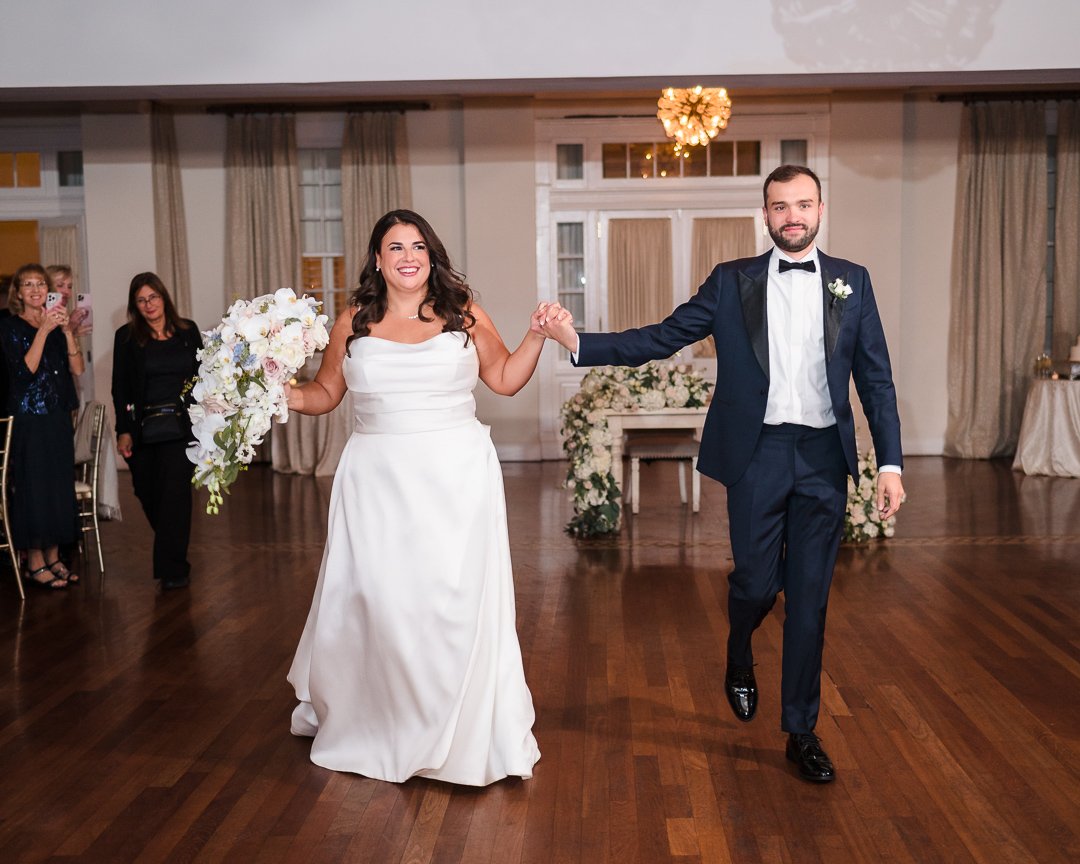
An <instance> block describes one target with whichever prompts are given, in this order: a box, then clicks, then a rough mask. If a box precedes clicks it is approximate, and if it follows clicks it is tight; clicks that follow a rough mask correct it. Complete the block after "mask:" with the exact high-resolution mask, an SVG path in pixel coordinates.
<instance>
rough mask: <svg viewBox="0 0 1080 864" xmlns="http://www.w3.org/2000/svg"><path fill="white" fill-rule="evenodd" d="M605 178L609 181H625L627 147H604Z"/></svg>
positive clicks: (613, 145)
mask: <svg viewBox="0 0 1080 864" xmlns="http://www.w3.org/2000/svg"><path fill="white" fill-rule="evenodd" d="M602 158H603V162H604V178H605V179H608V180H618V179H625V177H626V145H625V144H605V145H604V147H603V157H602Z"/></svg>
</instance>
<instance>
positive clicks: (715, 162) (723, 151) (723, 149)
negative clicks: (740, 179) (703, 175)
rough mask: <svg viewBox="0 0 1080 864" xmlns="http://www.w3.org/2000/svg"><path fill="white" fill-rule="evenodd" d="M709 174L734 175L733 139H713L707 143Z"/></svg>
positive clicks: (712, 175)
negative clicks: (710, 142)
mask: <svg viewBox="0 0 1080 864" xmlns="http://www.w3.org/2000/svg"><path fill="white" fill-rule="evenodd" d="M709 176H710V177H734V176H735V143H734V142H733V141H713V143H712V144H710V145H709Z"/></svg>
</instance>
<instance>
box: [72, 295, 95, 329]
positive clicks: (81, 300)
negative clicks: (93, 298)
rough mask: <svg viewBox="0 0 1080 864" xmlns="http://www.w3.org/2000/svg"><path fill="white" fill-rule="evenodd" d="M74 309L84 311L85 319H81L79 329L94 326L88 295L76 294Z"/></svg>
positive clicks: (92, 311)
mask: <svg viewBox="0 0 1080 864" xmlns="http://www.w3.org/2000/svg"><path fill="white" fill-rule="evenodd" d="M75 308H76V309H85V310H86V317H85V318H83V320H82V323H81V324H80V325H79V326H80V327H92V326H93V325H94V310H93V307H91V305H90V295H89V294H76V295H75Z"/></svg>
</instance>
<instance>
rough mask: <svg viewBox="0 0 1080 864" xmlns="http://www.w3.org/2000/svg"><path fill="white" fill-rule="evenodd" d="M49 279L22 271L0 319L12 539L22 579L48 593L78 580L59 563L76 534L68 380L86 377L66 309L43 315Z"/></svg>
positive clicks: (39, 271)
mask: <svg viewBox="0 0 1080 864" xmlns="http://www.w3.org/2000/svg"><path fill="white" fill-rule="evenodd" d="M49 286H50V282H49V276H48V274H47V273H46V272H45V268H44V267H42V266H41V265H40V264H26V265H24V266H22V267H20V268H19V269H18V270H17V271H16V273H15V276H14V278H13V279H12V280H11V288H10V293H9V299H8V306H9V308H10V309H11V312H12V313H13V314H12V316H11V317H9V318H5V319H3V320H2V321H0V347H2V349H3V355H4V364H5V366H6V368H7V374H8V381H9V385H10V392H9V393H8V405H7V407H8V411H9V413H10V414H11V416H12V417H14V418H15V423H14V426H13V428H12V439H11V454H10V457H9V468H8V476H9V478H10V483H11V499H10V503H11V507H10V510H9V512H10V516H11V536H12V540H13V541H14V544H15V547H16V548H17V549H20V550H23V551H25V552H26V563H27V567H28V570H29V572H28V573H27V574H26V575H24V576H23V578H24V579H25V580H26V581H27V582H28V583H29V584H32V585H37V586H38V587H41V588H45V589H54V590H56V589H63V588H66V587H67V586H68V585H69V584H73V583H75V582H77V581H78V577H77V576H75V574H73V573H70V572H69V571H68V569H67V567H65V566H64V564H63V562H62V561H61V560H60V553H59V547H60V546H62V545H66V544H70V543H74V542H75V540H76V537H77V535H78V524H77V517H76V509H75V476H74V466H75V444H74V429H73V427H72V419H71V418H72V411H74V410H75V409H76V408H77V407H78V404H79V403H78V397H77V396H76V393H75V383H74V379H73V378H72V375H73V374H74V375H81V374H82V372H83V358H82V352H81V351H80V350H79V345H78V343H77V342H76V341H75V336H74V334H73V333H72V332H71V330H70V322H69V320H68V313H67V309H65V308H64V307H63V306H62V305H61V306H57V307H56V308H53V309H46V308H45V306H46V297H47V294H48V292H49Z"/></svg>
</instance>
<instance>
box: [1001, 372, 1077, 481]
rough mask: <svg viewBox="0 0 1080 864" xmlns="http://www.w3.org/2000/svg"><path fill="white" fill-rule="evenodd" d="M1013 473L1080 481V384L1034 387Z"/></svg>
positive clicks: (1050, 383)
mask: <svg viewBox="0 0 1080 864" xmlns="http://www.w3.org/2000/svg"><path fill="white" fill-rule="evenodd" d="M1013 470H1016V471H1023V472H1024V473H1025V474H1048V475H1055V476H1058V477H1080V381H1066V380H1064V379H1058V380H1056V381H1055V380H1052V379H1049V378H1039V379H1036V380H1035V381H1033V382H1032V383H1031V388H1030V389H1029V390H1028V396H1027V402H1026V403H1025V404H1024V420H1023V422H1022V423H1021V425H1020V440H1019V442H1018V443H1017V445H1016V458H1015V459H1014V460H1013Z"/></svg>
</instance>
